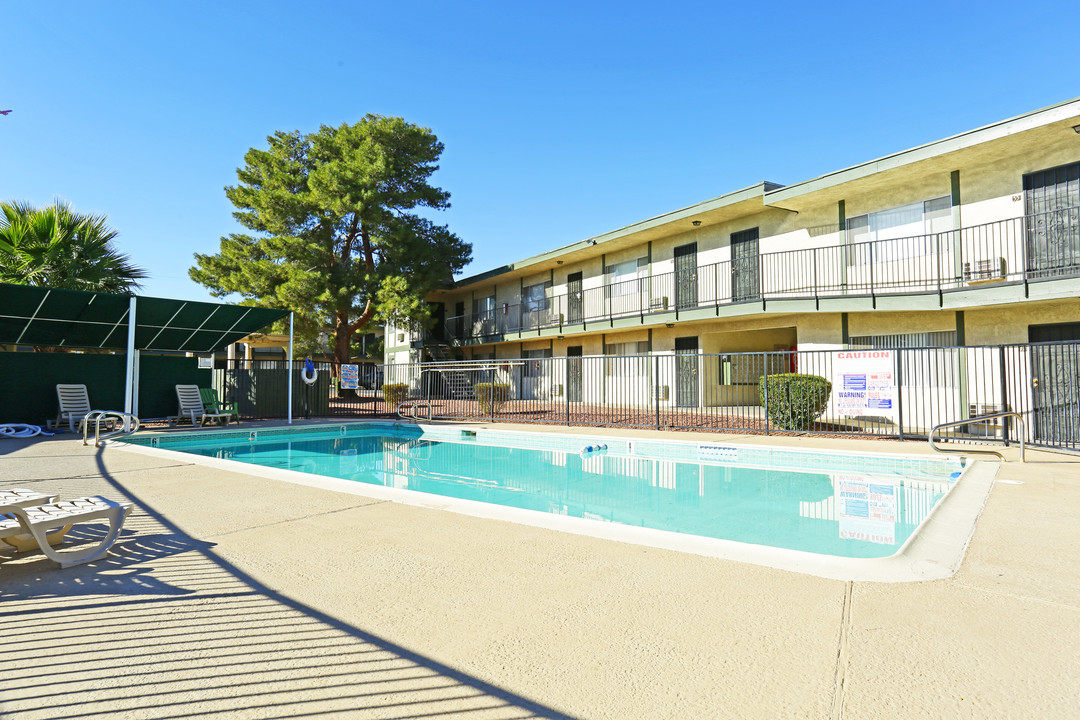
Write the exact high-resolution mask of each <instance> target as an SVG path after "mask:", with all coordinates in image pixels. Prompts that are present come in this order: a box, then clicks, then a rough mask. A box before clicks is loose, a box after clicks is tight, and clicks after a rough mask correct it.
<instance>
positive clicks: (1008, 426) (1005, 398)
mask: <svg viewBox="0 0 1080 720" xmlns="http://www.w3.org/2000/svg"><path fill="white" fill-rule="evenodd" d="M998 362H999V363H1000V365H1001V369H1000V370H999V371H998V376H999V377H1000V378H1001V408H1000V411H1001V412H1008V411H1009V410H1010V409H1011V408H1010V405H1009V380H1008V377H1007V376H1006V374H1005V346H1004V345H999V346H998ZM1011 430H1012V418H1011V417H1009V416H1008V415H1006V416H1005V417H1003V418H1001V439H1002V440H1004V441H1005V447H1009V434H1010V432H1011Z"/></svg>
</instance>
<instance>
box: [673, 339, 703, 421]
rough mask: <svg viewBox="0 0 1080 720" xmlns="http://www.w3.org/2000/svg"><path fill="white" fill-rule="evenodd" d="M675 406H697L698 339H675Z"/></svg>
mask: <svg viewBox="0 0 1080 720" xmlns="http://www.w3.org/2000/svg"><path fill="white" fill-rule="evenodd" d="M675 404H676V405H678V406H679V407H697V406H698V339H697V338H696V337H681V338H675Z"/></svg>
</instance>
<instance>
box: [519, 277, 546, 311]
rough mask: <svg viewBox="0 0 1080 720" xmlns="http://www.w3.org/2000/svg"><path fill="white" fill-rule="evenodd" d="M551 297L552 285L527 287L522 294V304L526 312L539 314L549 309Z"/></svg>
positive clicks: (539, 284) (542, 284) (544, 283)
mask: <svg viewBox="0 0 1080 720" xmlns="http://www.w3.org/2000/svg"><path fill="white" fill-rule="evenodd" d="M550 297H551V283H550V282H542V283H537V284H536V285H526V286H525V287H524V289H523V290H522V293H521V302H522V304H523V305H524V306H525V312H539V311H541V310H547V309H548V302H549V298H550Z"/></svg>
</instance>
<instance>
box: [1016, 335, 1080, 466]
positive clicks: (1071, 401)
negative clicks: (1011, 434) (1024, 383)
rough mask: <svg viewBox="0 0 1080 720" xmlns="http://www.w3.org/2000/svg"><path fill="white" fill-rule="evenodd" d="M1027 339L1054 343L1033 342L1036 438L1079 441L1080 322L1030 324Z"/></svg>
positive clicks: (1064, 442)
mask: <svg viewBox="0 0 1080 720" xmlns="http://www.w3.org/2000/svg"><path fill="white" fill-rule="evenodd" d="M1028 340H1029V341H1030V342H1033V343H1055V344H1053V345H1033V346H1031V399H1032V402H1033V405H1034V413H1032V414H1033V415H1034V419H1035V427H1034V428H1033V433H1034V437H1035V441H1036V442H1039V443H1045V444H1049V445H1061V446H1071V447H1076V446H1077V444H1080V345H1072V344H1067V345H1066V344H1057V343H1067V342H1069V341H1070V340H1080V322H1072V323H1056V324H1053V325H1029V326H1028Z"/></svg>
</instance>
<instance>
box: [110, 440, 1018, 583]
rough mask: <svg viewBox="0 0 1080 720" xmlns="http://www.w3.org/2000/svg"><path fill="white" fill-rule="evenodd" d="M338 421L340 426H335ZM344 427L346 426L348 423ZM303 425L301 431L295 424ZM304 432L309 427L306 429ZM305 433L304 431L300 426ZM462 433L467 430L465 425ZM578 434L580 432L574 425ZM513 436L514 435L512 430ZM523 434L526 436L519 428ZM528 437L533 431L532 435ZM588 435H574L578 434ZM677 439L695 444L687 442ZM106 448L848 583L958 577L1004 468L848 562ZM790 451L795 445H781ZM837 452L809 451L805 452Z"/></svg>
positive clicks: (965, 482)
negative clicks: (878, 553)
mask: <svg viewBox="0 0 1080 720" xmlns="http://www.w3.org/2000/svg"><path fill="white" fill-rule="evenodd" d="M334 424H337V423H334ZM342 424H345V423H342ZM347 424H357V425H363V424H369V425H375V424H378V425H384V426H385V425H391V426H394V425H397V426H402V425H404V426H408V427H414V428H415V427H419V428H421V429H423V428H425V427H430V428H432V429H434V428H442V427H445V426H437V425H424V424H420V425H417V424H413V423H394V422H389V423H387V422H385V421H377V422H375V423H355V422H352V423H347ZM325 426H326V423H323V424H319V425H307V426H306V427H308V428H318V427H325ZM293 427H297V426H293ZM300 427H305V426H300ZM297 429H299V428H297ZM463 429H464V428H463ZM575 430H578V428H575ZM510 432H513V431H510ZM519 432H521V431H519ZM522 434H525V435H527V434H529V433H528V431H526V432H524V433H522ZM579 434H581V435H586V434H587V433H577V432H575V433H572V435H574V436H577V435H579ZM604 437H605V439H609V440H630V441H636V440H640V438H629V437H621V438H620V437H618V436H612V435H607V434H605V436H604ZM671 441H672V442H678V443H688V444H692V443H693V441H689V440H686V439H678V440H676V439H672V440H671ZM724 444H725V445H732V446H736V447H754V448H756V449H764V448H766V447H767V446H762V445H753V446H749V445H741V444H740V443H738V442H731V443H727V442H725V443H724ZM108 446H109V447H113V448H119V449H123V450H125V451H128V452H134V453H138V454H144V455H150V456H156V457H167V458H170V459H173V460H176V461H179V462H185V463H188V464H194V465H203V466H207V467H214V468H218V469H221V470H227V471H231V472H237V473H241V474H245V475H251V476H255V477H263V478H268V479H272V480H280V481H284V482H289V483H294V484H298V485H305V486H308V487H315V488H320V489H324V490H330V491H334V492H344V493H348V494H352V495H359V496H362V497H368V498H372V499H377V500H386V501H390V502H397V503H401V504H404V505H410V506H414V507H421V508H426V509H433V510H449V511H451V512H456V513H459V514H462V515H468V516H471V517H476V518H482V519H488V520H501V521H504V522H513V523H518V524H522V525H529V526H532V527H539V528H544V529H548V530H555V531H558V532H567V533H572V534H576V535H583V536H587V537H593V538H597V539H603V540H614V541H617V542H625V543H630V544H635V545H641V546H646V547H654V548H659V549H664V550H672V551H675V552H685V553H692V554H695V555H702V556H705V557H713V558H718V559H722V560H732V561H736V562H744V563H750V564H754V565H761V566H765V567H770V568H774V569H778V570H787V571H790V572H797V573H803V574H808V575H814V576H817V577H823V578H829V579H833V580H844V581H862V582H886V583H896V582H918V581H927V580H940V579H943V578H947V577H950V576H952V575H953V574H954V573H955V572H956V571H957V570H958V569H959V567H960V564H961V562H962V561H963V558H964V553H965V552H966V550H967V547H968V544H969V543H970V541H971V537H972V535H973V534H974V531H975V524H976V522H977V520H978V518H979V515H980V514H981V513H982V510H983V507H984V506H985V505H986V501H987V499H988V498H989V495H990V490H991V488H992V487H993V484H994V480H995V478H996V476H997V471H998V467H999V464H998V463H993V462H986V461H975V462H972V463H971V464H970V465H968V466H967V467H966V469H965V470H964V472H963V474H962V475H961V476H960V478H959V479H958V480H957V481H956V482H955V483H953V486H952V487H951V488H950V490H949V491H948V492H947V493H946V494H945V497H943V498H942V499H941V501H940V502H939V503H938V504H937V505H936V506H935V507H934V508H933V509H932V510H931V512H930V514H929V515H928V516H927V517H926V518H925V519H924V520H923V522H922V523H921V525H920V526H919V528H917V529H916V531H915V533H913V535H912V536H911V537H910V538H909V539H908V540H907V542H905V543H904V545H903V546H901V548H900V550H898V551H897V552H896V553H895V554H894V555H891V556H889V557H884V558H844V557H838V556H832V555H819V554H816V553H810V552H805V551H801V550H789V549H784V548H775V547H769V546H765V545H752V544H749V543H743V542H738V541H734V540H722V539H718V538H707V537H701V536H696V535H687V534H682V533H676V532H672V531H666V530H657V529H653V528H642V527H635V526H629V525H619V524H615V523H606V522H601V521H597V520H592V519H589V518H578V517H570V516H564V515H554V514H550V513H543V512H539V511H536V510H527V509H523V508H514V507H508V506H503V505H494V504H490V503H484V502H480V501H476V500H466V499H461V498H451V497H445V496H441V495H432V494H429V493H424V492H420V491H417V490H408V489H403V488H393V487H387V486H384V485H368V484H366V483H357V482H353V481H349V480H344V479H340V478H331V477H325V476H321V475H314V474H310V473H304V472H300V471H297V470H285V469H281V468H268V467H262V466H253V465H250V464H248V463H241V462H237V461H235V460H226V459H221V458H211V457H206V456H200V455H193V454H189V453H184V452H180V451H176V450H168V449H165V448H164V447H161V446H150V445H137V444H131V443H125V442H123V441H118V440H114V441H108ZM777 449H786V450H790V448H779V447H778V448H777ZM815 451H816V452H834V454H835V452H836V451H828V450H820V449H817V448H808V449H806V452H815ZM839 452H840V453H841V454H845V455H866V456H877V457H882V458H911V459H925V458H916V457H915V456H913V455H910V454H903V453H874V452H857V453H853V452H844V451H839Z"/></svg>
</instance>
